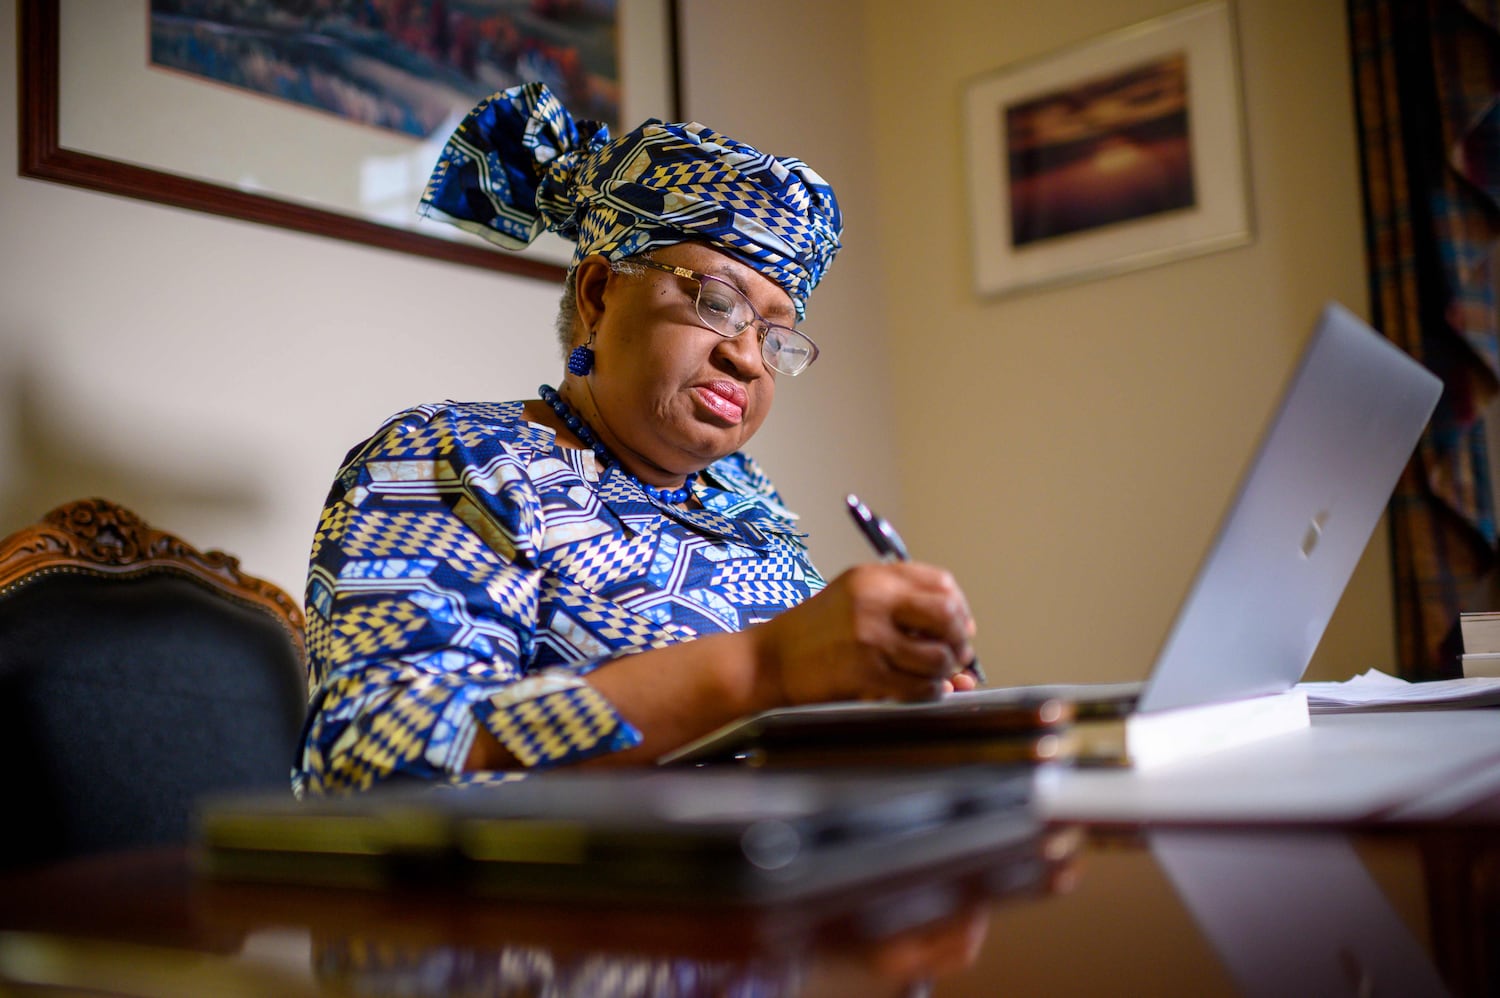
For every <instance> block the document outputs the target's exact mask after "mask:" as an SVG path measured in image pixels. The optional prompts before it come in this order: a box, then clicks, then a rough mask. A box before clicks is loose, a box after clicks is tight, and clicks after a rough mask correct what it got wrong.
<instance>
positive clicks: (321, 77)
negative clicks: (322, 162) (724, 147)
mask: <svg viewBox="0 0 1500 998" xmlns="http://www.w3.org/2000/svg"><path fill="white" fill-rule="evenodd" d="M616 13H617V0H248V2H247V0H151V63H152V65H154V66H158V67H161V68H165V69H171V70H176V71H179V72H183V73H188V74H190V75H193V76H199V77H203V78H206V79H210V80H214V81H216V82H218V83H223V84H227V85H229V86H233V87H239V88H242V89H245V90H250V91H254V92H255V93H258V94H262V95H265V96H269V97H272V98H275V99H277V100H283V101H288V102H291V103H295V104H301V105H304V106H307V107H312V108H317V109H318V110H321V111H326V112H329V113H332V114H336V115H338V116H339V117H341V118H345V119H348V120H350V121H354V122H358V123H360V124H363V125H370V126H374V127H378V128H385V129H390V130H393V131H397V132H403V133H406V134H409V135H412V136H416V137H419V138H424V139H425V138H430V137H432V136H433V134H434V133H435V132H438V131H440V130H446V129H447V128H451V127H452V122H453V121H454V120H455V116H456V115H462V114H463V113H465V112H467V111H468V110H469V108H470V107H472V106H473V105H474V104H475V103H476V102H477V101H478V100H479V99H480V98H482V97H485V96H488V95H489V94H491V93H494V92H495V91H496V90H502V89H504V88H506V87H510V86H514V85H516V84H519V83H528V82H531V81H536V80H539V81H542V82H544V83H546V84H547V85H548V86H549V87H551V88H552V90H553V92H554V93H556V94H557V95H558V97H559V98H560V99H561V100H562V102H563V104H564V105H565V106H566V107H567V108H568V109H569V110H570V111H571V112H572V113H573V114H574V116H575V117H578V118H590V119H593V120H596V121H603V122H605V123H606V124H608V125H609V126H610V127H611V129H616V128H617V126H618V123H619V114H620V111H619V108H620V77H619V62H618V56H617V50H616V38H617V30H616V27H617V25H616Z"/></svg>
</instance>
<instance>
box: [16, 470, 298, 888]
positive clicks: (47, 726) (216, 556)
mask: <svg viewBox="0 0 1500 998" xmlns="http://www.w3.org/2000/svg"><path fill="white" fill-rule="evenodd" d="M302 632H303V618H302V612H301V610H300V609H299V608H298V607H297V605H296V603H294V602H293V601H292V600H291V598H290V597H288V596H287V594H286V593H285V592H283V591H282V590H281V589H279V588H277V587H276V586H275V585H273V584H271V583H269V582H266V581H264V580H261V579H257V578H254V577H252V576H248V575H246V574H244V573H243V572H241V571H240V568H239V563H238V561H237V559H235V558H234V557H232V556H230V555H227V554H225V553H223V552H221V551H207V552H200V551H198V550H196V549H195V548H193V547H192V546H191V545H189V544H187V543H186V542H184V541H183V540H181V539H180V538H178V537H175V536H173V535H172V534H168V533H165V532H163V531H160V530H156V529H153V528H152V527H150V526H148V525H147V524H146V523H144V522H143V521H142V520H141V519H140V518H139V517H138V516H136V515H135V514H134V513H132V512H130V511H129V510H127V509H124V508H122V507H120V506H118V505H116V504H114V503H111V502H109V501H107V500H103V499H85V500H80V501H77V502H72V503H68V504H65V505H63V506H59V507H58V508H57V509H54V510H53V511H52V512H50V513H48V514H47V515H46V517H44V518H43V520H42V521H41V522H40V523H37V524H35V525H33V526H30V527H27V528H25V529H23V530H20V531H18V532H17V533H15V534H12V535H11V536H9V537H7V538H5V539H3V540H0V759H4V760H5V761H6V763H7V765H8V767H9V773H8V777H9V778H8V779H7V780H6V781H5V782H6V784H7V786H6V788H5V791H4V800H5V804H6V806H5V812H6V816H5V817H3V818H0V867H4V866H17V865H26V864H34V863H37V862H42V861H47V860H52V859H60V858H65V857H68V856H75V855H81V854H84V853H91V852H102V851H109V850H114V849H121V848H128V847H134V846H145V845H155V844H166V843H184V842H187V841H188V840H189V838H190V836H191V823H192V816H193V809H194V806H195V801H196V799H197V798H198V797H199V796H201V795H202V794H205V793H209V792H212V791H218V790H229V789H240V788H276V787H280V788H283V789H286V790H287V792H288V793H290V792H291V791H290V771H291V767H292V762H293V755H294V752H295V749H296V746H297V743H298V738H299V734H300V730H301V726H302V721H303V717H304V714H305V711H306V704H307V694H306V684H307V678H306V667H305V662H304V648H303V634H302Z"/></svg>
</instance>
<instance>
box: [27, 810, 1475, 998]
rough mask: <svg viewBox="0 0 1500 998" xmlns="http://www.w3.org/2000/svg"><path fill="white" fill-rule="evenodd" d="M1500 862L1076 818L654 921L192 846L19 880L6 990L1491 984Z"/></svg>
mask: <svg viewBox="0 0 1500 998" xmlns="http://www.w3.org/2000/svg"><path fill="white" fill-rule="evenodd" d="M1497 869H1500V837H1497V836H1496V835H1495V834H1494V831H1493V829H1492V828H1489V827H1484V826H1476V827H1467V828H1457V827H1453V828H1446V829H1429V830H1420V829H1405V830H1401V831H1384V832H1379V833H1363V834H1349V835H1346V834H1343V833H1336V832H1329V831H1297V830H1279V831H1278V830H1274V829H1262V830H1256V831H1254V832H1245V831H1229V830H1217V831H1216V830H1207V829H1200V830H1188V829H1179V830H1172V831H1164V830H1147V831H1140V832H1134V833H1116V834H1098V835H1092V836H1087V837H1084V836H1082V835H1080V833H1079V832H1078V831H1077V830H1076V829H1060V828H1059V829H1053V830H1052V831H1051V832H1049V833H1048V834H1047V835H1045V836H1040V837H1038V838H1037V840H1036V841H1035V842H1033V843H1031V844H1030V845H1029V847H1028V848H1026V849H1017V850H1016V851H1007V852H1006V854H1005V855H1003V856H989V857H973V858H971V859H970V860H967V861H965V862H964V863H960V864H949V865H948V866H946V867H944V868H941V869H932V870H927V871H922V872H921V873H917V874H912V875H909V876H907V877H904V878H901V879H899V880H897V881H894V882H886V883H881V884H878V885H875V886H872V887H868V888H863V889H860V890H855V891H850V892H845V893H839V894H837V895H833V896H828V897H824V898H821V899H820V900H819V901H818V902H817V903H816V904H797V905H790V906H771V907H762V906H752V907H738V908H723V907H716V906H710V907H704V906H682V907H662V906H660V905H653V906H650V907H631V906H629V905H609V906H578V905H564V904H546V903H536V902H531V903H527V904H524V905H521V904H515V903H507V902H503V901H499V900H493V899H488V900H487V899H483V898H475V897H468V896H462V895H456V894H454V893H452V892H445V891H427V892H424V891H421V890H416V889H408V890H403V891H398V892H388V891H387V892H375V891H364V890H354V889H336V888H311V887H279V886H269V885H249V884H221V883H212V882H208V881H204V880H202V879H200V878H199V877H197V876H196V874H195V873H194V870H193V865H192V857H191V856H190V855H189V854H188V853H186V852H182V851H172V852H157V853H138V854H122V855H117V856H110V857H102V858H97V859H93V860H84V861H76V862H74V863H71V864H67V865H63V866H58V867H53V868H50V869H46V870H38V871H33V872H32V873H29V874H25V875H15V876H10V877H8V878H6V879H5V880H3V881H0V982H4V983H8V984H10V985H12V986H14V987H31V988H38V989H41V988H46V987H56V988H63V989H75V990H77V989H88V988H93V989H98V990H100V991H102V992H103V993H122V994H204V993H231V994H235V993H238V994H270V993H275V994H278V995H282V994H285V995H296V994H327V993H343V994H348V993H354V994H367V995H391V994H445V993H465V994H475V993H480V994H502V995H505V994H514V995H521V994H525V995H537V994H558V995H568V994H589V995H595V994H614V995H640V996H647V995H696V994H711V995H722V994H734V993H754V994H763V995H788V996H790V995H799V996H801V995H806V996H814V995H849V994H857V995H860V996H862V998H864V996H867V998H875V996H878V995H902V994H910V993H913V989H914V988H921V989H930V991H931V992H932V993H935V994H939V995H953V996H963V995H976V996H977V995H994V994H999V993H1014V994H1083V993H1089V994H1153V995H1176V994H1184V995H1188V994H1190V995H1213V994H1235V993H1248V994H1286V993H1289V991H1288V989H1290V993H1312V992H1314V991H1318V990H1320V988H1321V987H1322V986H1324V985H1326V986H1327V988H1328V991H1329V992H1331V993H1348V994H1358V993H1374V994H1385V993H1399V994H1403V995H1411V994H1422V993H1438V992H1439V991H1440V990H1441V989H1442V988H1443V987H1444V986H1446V988H1447V989H1448V990H1449V991H1451V992H1452V993H1455V994H1461V995H1462V994H1492V993H1494V991H1495V988H1496V987H1497V985H1500V978H1497V976H1496V973H1495V971H1496V952H1495V951H1496V945H1497V940H1496V938H1495V936H1494V926H1495V925H1497V924H1500V922H1497V919H1500V893H1497V887H1500V883H1497V879H1496V876H1495V871H1496V870H1497ZM1393 982H1399V984H1400V987H1399V988H1397V987H1395V985H1394V983H1393ZM1366 986H1372V987H1373V991H1365V988H1366ZM23 993H24V992H23Z"/></svg>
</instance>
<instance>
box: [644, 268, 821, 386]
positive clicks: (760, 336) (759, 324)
mask: <svg viewBox="0 0 1500 998" xmlns="http://www.w3.org/2000/svg"><path fill="white" fill-rule="evenodd" d="M618 262H619V263H621V264H625V265H627V266H628V265H630V264H640V265H642V266H645V267H650V268H651V269H653V270H660V271H661V272H663V273H666V274H675V275H676V276H678V277H684V278H687V279H688V280H690V281H697V282H698V293H697V294H696V295H694V296H693V311H694V312H696V313H697V315H698V322H699V323H700V324H701V325H702V326H703V328H704V329H707V330H708V331H709V332H711V333H714V334H716V335H718V336H722V337H723V338H724V339H726V340H732V339H734V338H735V337H736V336H739V335H740V334H741V333H743V332H744V331H745V326H749V325H752V324H751V323H748V322H747V323H745V326H741V327H740V328H739V330H738V331H736V332H733V333H726V332H725V331H724V330H722V329H718V328H716V327H714V326H712V325H710V324H709V321H708V319H706V318H705V317H704V315H703V310H702V308H701V307H700V306H699V302H701V301H702V299H703V282H704V281H713V282H714V283H715V284H722V285H724V287H726V288H728V289H729V290H730V291H732V292H734V293H735V294H736V295H738V296H739V297H740V300H741V301H743V302H744V303H745V307H746V308H748V309H749V310H750V314H751V315H753V316H755V322H754V326H755V333H756V338H757V340H758V342H759V344H760V359H761V360H763V361H764V362H765V364H766V366H767V367H769V368H770V369H771V370H773V371H775V372H776V373H778V374H785V375H786V376H787V377H789V378H795V377H796V376H797V375H799V374H801V373H802V372H803V371H806V370H807V369H808V368H809V367H812V366H813V362H814V361H816V360H817V359H818V354H819V353H820V352H821V351H819V349H818V344H817V342H816V341H815V340H814V339H813V338H812V337H811V336H808V335H807V334H806V333H804V332H803V331H802V330H800V329H798V328H796V327H795V326H786V325H782V324H781V323H779V322H772V321H771V320H770V319H767V318H766V317H765V316H763V315H761V314H760V311H759V310H758V309H757V308H756V307H755V303H754V302H752V301H751V300H750V296H749V295H747V294H745V292H743V291H741V290H740V289H739V288H737V287H735V286H734V285H733V284H731V283H729V282H728V281H726V280H724V278H722V277H716V276H714V275H713V274H705V273H703V272H701V271H697V270H689V269H688V268H687V267H679V266H677V265H676V264H671V263H662V262H661V261H660V260H653V259H651V258H650V257H648V256H633V257H629V258H627V259H625V260H620V261H618ZM772 329H783V330H786V331H787V332H788V333H791V334H792V335H793V336H796V337H799V338H801V339H803V340H806V341H807V345H808V346H810V347H812V356H810V357H808V358H807V363H806V364H803V365H802V366H801V367H799V368H798V369H797V370H795V371H783V370H782V369H781V368H779V367H777V366H776V365H775V364H773V363H771V358H769V357H767V356H766V337H768V336H770V335H771V330H772Z"/></svg>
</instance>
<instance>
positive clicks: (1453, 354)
mask: <svg viewBox="0 0 1500 998" xmlns="http://www.w3.org/2000/svg"><path fill="white" fill-rule="evenodd" d="M1349 24H1350V42H1351V49H1352V55H1353V66H1354V88H1355V102H1356V108H1357V114H1358V126H1359V139H1360V151H1361V160H1362V166H1363V173H1364V196H1365V224H1366V240H1367V252H1368V264H1369V268H1370V298H1371V314H1372V317H1373V320H1374V325H1375V326H1376V328H1378V329H1380V330H1381V331H1383V332H1384V333H1385V335H1386V336H1388V337H1389V338H1390V339H1391V340H1392V341H1394V342H1395V343H1397V344H1398V345H1400V346H1401V347H1402V348H1403V349H1405V350H1406V351H1407V352H1408V353H1410V354H1411V355H1412V356H1414V357H1416V358H1417V359H1418V360H1420V361H1422V362H1423V363H1424V364H1425V365H1426V366H1427V367H1428V368H1429V369H1431V370H1432V371H1434V372H1435V373H1436V374H1437V375H1438V376H1439V377H1441V378H1442V379H1443V382H1444V385H1445V390H1444V392H1443V398H1442V401H1441V402H1440V403H1439V405H1438V410H1437V413H1436V414H1435V415H1434V417H1433V420H1432V423H1431V425H1430V426H1429V427H1428V430H1427V433H1426V434H1425V435H1424V437H1423V439H1422V442H1421V443H1420V444H1419V446H1418V448H1417V453H1416V455H1415V456H1414V457H1413V459H1412V462H1411V464H1410V465H1409V466H1408V467H1407V469H1406V472H1405V474H1404V475H1403V476H1402V479H1401V482H1400V484H1399V485H1398V486H1397V488H1396V493H1395V496H1394V497H1393V499H1392V501H1391V507H1390V524H1391V541H1392V557H1393V561H1394V578H1395V595H1396V624H1397V638H1398V641H1397V647H1398V654H1399V667H1400V670H1401V673H1402V675H1403V676H1404V677H1405V678H1407V679H1436V678H1445V677H1450V676H1454V675H1457V674H1458V660H1457V653H1458V651H1459V650H1460V648H1459V646H1458V643H1457V641H1458V639H1457V629H1456V623H1457V619H1458V613H1459V611H1460V610H1465V609H1478V608H1484V609H1500V582H1497V581H1496V580H1494V579H1492V578H1491V576H1492V573H1493V570H1494V569H1495V568H1496V533H1495V508H1494V506H1495V504H1494V496H1493V495H1492V494H1491V490H1490V468H1489V447H1488V442H1487V440H1486V435H1485V425H1484V423H1483V422H1482V421H1481V419H1480V417H1481V414H1482V412H1483V410H1484V408H1485V407H1486V406H1487V405H1488V403H1489V402H1490V400H1491V399H1492V398H1493V397H1494V395H1495V394H1496V390H1497V381H1500V377H1497V376H1500V312H1497V306H1496V294H1495V285H1496V278H1497V276H1500V257H1497V254H1496V251H1497V241H1500V0H1349Z"/></svg>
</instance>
